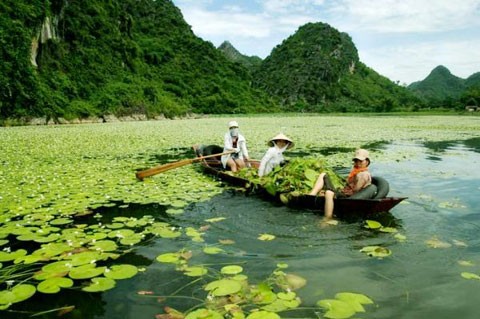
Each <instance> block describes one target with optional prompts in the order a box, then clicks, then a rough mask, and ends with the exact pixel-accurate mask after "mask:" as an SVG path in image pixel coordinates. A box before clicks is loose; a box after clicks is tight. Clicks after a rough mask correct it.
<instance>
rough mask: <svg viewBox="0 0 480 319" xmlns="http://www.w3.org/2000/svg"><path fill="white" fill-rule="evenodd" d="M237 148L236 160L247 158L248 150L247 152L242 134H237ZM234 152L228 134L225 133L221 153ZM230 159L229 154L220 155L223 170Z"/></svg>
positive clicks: (245, 141)
mask: <svg viewBox="0 0 480 319" xmlns="http://www.w3.org/2000/svg"><path fill="white" fill-rule="evenodd" d="M237 148H238V149H239V152H238V158H240V159H245V158H248V150H247V140H246V139H245V137H244V136H243V135H242V134H240V133H239V134H238V140H237ZM232 150H235V148H234V147H233V140H232V136H231V135H230V132H227V133H225V137H224V143H223V152H228V151H232ZM231 157H232V155H231V154H227V155H222V164H223V168H226V167H227V161H228V160H229V159H230V158H231Z"/></svg>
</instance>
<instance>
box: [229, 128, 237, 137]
mask: <svg viewBox="0 0 480 319" xmlns="http://www.w3.org/2000/svg"><path fill="white" fill-rule="evenodd" d="M230 136H233V137H235V136H238V128H231V129H230Z"/></svg>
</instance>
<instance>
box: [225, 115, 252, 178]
mask: <svg viewBox="0 0 480 319" xmlns="http://www.w3.org/2000/svg"><path fill="white" fill-rule="evenodd" d="M229 151H234V153H232V154H227V155H222V158H221V160H222V165H223V168H229V169H230V170H231V171H232V172H237V171H238V170H240V169H242V168H244V167H245V166H246V164H245V162H248V161H249V157H248V149H247V140H246V139H245V137H244V136H243V135H242V134H240V132H239V130H238V122H237V121H230V122H228V132H227V133H225V136H224V140H223V152H224V153H225V152H229Z"/></svg>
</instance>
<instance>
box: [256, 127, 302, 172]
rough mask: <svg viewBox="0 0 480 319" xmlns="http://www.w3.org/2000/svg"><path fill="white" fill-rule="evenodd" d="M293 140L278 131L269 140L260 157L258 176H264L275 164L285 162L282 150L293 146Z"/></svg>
mask: <svg viewBox="0 0 480 319" xmlns="http://www.w3.org/2000/svg"><path fill="white" fill-rule="evenodd" d="M293 145H294V144H293V142H292V140H291V139H290V138H288V137H287V136H285V135H284V134H282V133H280V134H278V135H277V136H275V137H274V138H272V139H271V140H270V141H268V146H270V148H269V149H268V150H267V152H266V153H265V155H264V156H263V157H262V160H261V162H260V167H259V168H258V176H260V177H261V176H264V175H267V174H268V173H270V172H271V171H272V170H273V169H274V168H275V167H276V166H278V165H280V164H282V163H283V162H285V158H284V157H283V152H284V151H285V150H287V149H290V148H292V147H293Z"/></svg>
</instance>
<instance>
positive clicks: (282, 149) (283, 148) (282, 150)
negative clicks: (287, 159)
mask: <svg viewBox="0 0 480 319" xmlns="http://www.w3.org/2000/svg"><path fill="white" fill-rule="evenodd" d="M274 144H275V147H276V148H277V150H279V151H280V153H283V152H285V150H286V149H287V147H288V144H286V145H285V146H284V147H282V148H280V146H278V145H277V143H275V142H274Z"/></svg>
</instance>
